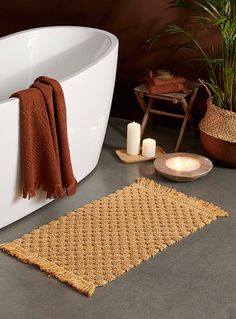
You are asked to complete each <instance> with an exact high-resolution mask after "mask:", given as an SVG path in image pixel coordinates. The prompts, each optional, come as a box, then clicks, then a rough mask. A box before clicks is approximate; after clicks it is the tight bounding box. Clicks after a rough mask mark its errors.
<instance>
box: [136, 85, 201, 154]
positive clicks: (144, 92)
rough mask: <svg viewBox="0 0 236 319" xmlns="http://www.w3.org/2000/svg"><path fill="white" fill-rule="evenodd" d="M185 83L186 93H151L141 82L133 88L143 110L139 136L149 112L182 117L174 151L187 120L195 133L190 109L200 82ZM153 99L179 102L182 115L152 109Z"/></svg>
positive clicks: (180, 139)
mask: <svg viewBox="0 0 236 319" xmlns="http://www.w3.org/2000/svg"><path fill="white" fill-rule="evenodd" d="M187 84H188V86H187V87H188V92H187V93H162V94H151V93H150V92H149V90H148V88H147V87H146V86H145V85H144V84H141V85H139V86H137V87H135V88H134V92H135V95H136V98H137V100H138V102H139V104H140V106H141V108H142V110H143V111H144V116H143V120H142V124H141V136H142V135H143V133H144V130H145V128H146V125H147V122H148V119H150V113H154V114H159V115H165V116H170V117H175V118H181V119H183V123H182V126H181V129H180V133H179V136H178V139H177V143H176V146H175V152H178V151H179V147H180V144H181V142H182V139H183V135H184V132H185V129H186V125H187V122H189V124H190V126H191V128H192V130H193V132H194V133H195V134H196V133H197V127H196V124H195V122H194V120H193V119H192V116H191V114H190V111H191V109H192V106H193V103H194V101H195V98H196V96H197V92H198V88H199V86H200V84H199V83H196V82H187ZM188 96H189V102H188V103H187V100H186V97H188ZM145 98H148V101H147V103H146V102H145ZM155 99H159V100H166V101H170V102H172V103H173V104H177V103H180V104H181V106H182V108H183V110H184V115H182V114H176V113H172V112H165V111H160V110H157V109H153V108H152V105H153V102H154V100H155Z"/></svg>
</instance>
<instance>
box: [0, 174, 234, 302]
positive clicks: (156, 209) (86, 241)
mask: <svg viewBox="0 0 236 319" xmlns="http://www.w3.org/2000/svg"><path fill="white" fill-rule="evenodd" d="M226 216H228V213H227V212H225V211H223V210H222V209H220V208H218V207H216V206H214V205H212V204H210V203H207V202H204V201H203V200H199V199H196V198H191V197H188V196H187V195H184V194H182V193H179V192H177V191H175V190H174V189H171V188H167V187H164V186H161V185H158V184H156V183H154V182H153V181H151V180H148V179H145V178H139V179H138V180H137V182H136V183H133V184H131V185H129V186H127V187H124V188H123V189H121V190H118V191H116V192H115V193H113V194H110V195H108V196H106V197H103V198H101V199H100V200H96V201H94V202H92V203H90V204H87V205H85V206H84V207H82V208H79V209H77V210H75V211H73V212H69V213H67V214H66V215H65V216H63V217H60V218H58V219H56V220H53V221H51V222H50V223H49V224H47V225H44V226H42V227H40V228H38V229H35V230H33V231H32V232H30V233H28V234H26V235H24V236H22V237H21V238H19V239H16V240H14V241H12V242H10V243H6V244H1V245H0V249H2V250H3V251H5V252H7V253H8V254H10V255H12V256H15V257H17V258H18V259H19V260H21V261H23V262H25V263H28V264H33V265H37V266H38V267H40V269H41V270H44V271H45V272H47V273H48V274H50V275H52V276H55V277H56V278H58V279H59V280H60V281H62V282H65V283H68V284H70V285H71V286H72V287H73V288H75V289H77V290H78V291H80V292H82V293H84V294H86V295H88V296H91V295H92V294H93V292H94V290H95V288H96V287H98V286H103V285H105V284H106V283H107V282H109V281H112V280H114V279H115V278H116V277H118V276H120V275H122V274H123V273H124V272H126V271H128V270H129V269H131V268H132V267H134V266H137V265H138V264H139V263H141V262H142V261H143V260H147V259H148V258H150V257H151V256H153V255H155V254H156V253H157V252H159V251H162V250H163V249H165V248H166V247H167V246H169V245H171V244H173V243H174V242H176V241H178V240H180V239H181V238H183V237H185V236H187V235H189V234H190V233H193V232H195V231H196V230H197V229H199V228H201V227H203V226H204V225H206V224H209V223H211V222H212V221H214V220H215V219H216V218H217V217H226Z"/></svg>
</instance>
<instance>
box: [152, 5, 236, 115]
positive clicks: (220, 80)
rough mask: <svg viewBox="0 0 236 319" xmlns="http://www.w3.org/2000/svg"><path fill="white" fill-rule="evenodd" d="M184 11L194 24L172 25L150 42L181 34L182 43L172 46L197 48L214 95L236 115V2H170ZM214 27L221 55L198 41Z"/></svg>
mask: <svg viewBox="0 0 236 319" xmlns="http://www.w3.org/2000/svg"><path fill="white" fill-rule="evenodd" d="M171 8H179V9H181V8H184V9H187V10H189V12H192V15H191V17H192V20H191V25H190V24H189V25H187V26H184V27H183V26H179V25H176V24H170V25H168V26H167V27H166V29H165V30H164V32H162V33H161V34H156V35H155V36H154V37H152V38H151V39H150V40H149V43H150V44H151V45H154V44H155V43H158V41H159V40H160V39H161V38H162V37H163V36H165V35H174V34H177V35H182V36H183V37H184V38H185V39H184V40H182V42H180V43H179V42H178V43H174V44H173V43H172V44H171V46H172V47H175V48H176V49H178V50H179V49H181V48H183V49H195V50H196V49H197V50H199V52H200V53H201V55H202V58H200V59H195V61H196V62H200V61H201V62H204V63H205V64H206V66H207V70H208V74H209V79H210V82H209V83H208V86H209V88H210V89H211V91H212V93H213V95H215V97H216V99H217V100H218V101H219V103H220V106H221V107H223V108H225V109H228V110H230V111H234V112H236V0H201V1H197V0H169V7H168V9H171ZM209 26H214V28H216V29H217V30H218V33H219V36H220V39H221V47H220V53H219V54H218V56H216V55H215V54H216V53H215V50H214V47H213V46H211V45H210V46H209V48H210V49H209V48H208V49H206V48H203V46H202V44H201V43H200V42H199V41H198V37H197V35H198V32H199V31H201V30H205V31H206V30H207V28H208V27H209Z"/></svg>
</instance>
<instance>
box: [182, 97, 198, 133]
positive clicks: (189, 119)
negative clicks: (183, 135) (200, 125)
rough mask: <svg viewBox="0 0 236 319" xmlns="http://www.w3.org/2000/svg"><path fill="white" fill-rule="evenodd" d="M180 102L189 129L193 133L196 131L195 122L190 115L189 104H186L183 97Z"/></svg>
mask: <svg viewBox="0 0 236 319" xmlns="http://www.w3.org/2000/svg"><path fill="white" fill-rule="evenodd" d="M180 103H181V105H182V107H183V109H184V112H185V116H186V117H187V120H188V121H189V124H190V126H191V129H192V131H193V132H194V133H195V132H196V125H195V122H194V121H193V119H192V116H191V114H190V108H189V106H188V104H187V102H186V100H185V99H182V100H181V101H180Z"/></svg>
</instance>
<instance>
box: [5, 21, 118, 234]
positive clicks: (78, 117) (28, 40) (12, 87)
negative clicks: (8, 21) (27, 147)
mask: <svg viewBox="0 0 236 319" xmlns="http://www.w3.org/2000/svg"><path fill="white" fill-rule="evenodd" d="M0 52H1V59H0V70H1V77H0V228H2V227H4V226H6V225H8V224H10V223H12V222H14V221H16V220H18V219H20V218H22V217H24V216H26V215H27V214H29V213H31V212H33V211H35V210H36V209H38V208H40V207H42V206H43V205H45V204H47V203H48V202H49V200H47V199H45V193H43V192H39V193H38V195H37V196H36V197H35V198H32V199H31V200H28V199H23V198H22V193H21V178H20V144H19V142H20V141H19V100H18V99H17V98H10V99H9V96H10V95H11V94H12V93H13V92H16V91H18V90H21V89H24V88H28V87H29V86H30V85H31V84H32V83H33V81H34V80H35V79H36V78H37V77H38V76H40V75H46V76H48V77H52V78H55V79H57V80H58V81H59V82H60V84H61V86H62V88H63V91H64V95H65V100H66V105H67V126H68V136H69V145H70V151H71V159H72V165H73V170H74V174H75V177H76V179H77V181H80V180H81V179H83V178H84V177H85V176H86V175H88V174H89V173H90V172H91V171H92V170H93V169H94V168H95V166H96V165H97V162H98V159H99V156H100V152H101V148H102V143H103V140H104V135H105V132H106V127H107V122H108V117H109V113H110V107H111V101H112V96H113V89H114V82H115V75H116V64H117V55H118V40H117V38H116V37H115V36H114V35H112V34H111V33H109V32H105V31H102V30H98V29H93V28H85V27H71V26H65V27H64V26H57V27H43V28H36V29H32V30H26V31H23V32H18V33H15V34H12V35H9V36H6V37H3V38H1V39H0Z"/></svg>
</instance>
